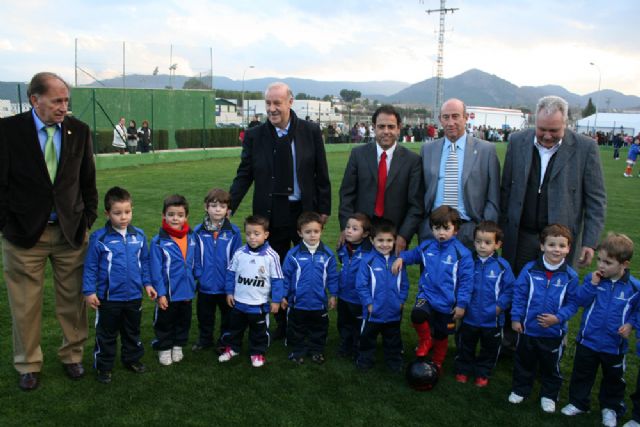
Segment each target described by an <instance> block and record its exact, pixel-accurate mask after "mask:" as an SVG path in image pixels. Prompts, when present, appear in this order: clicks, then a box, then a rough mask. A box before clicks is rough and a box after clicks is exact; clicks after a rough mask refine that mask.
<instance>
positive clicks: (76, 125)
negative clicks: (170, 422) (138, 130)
mask: <svg viewBox="0 0 640 427" xmlns="http://www.w3.org/2000/svg"><path fill="white" fill-rule="evenodd" d="M27 94H28V96H29V101H30V102H31V105H32V107H33V109H32V110H31V111H28V112H26V113H23V114H18V115H15V116H13V117H8V118H5V119H2V120H0V231H2V256H3V260H4V265H3V267H4V279H5V283H6V285H7V291H8V295H9V306H10V308H11V317H12V322H13V363H14V367H15V369H16V370H17V371H18V372H19V374H20V382H19V386H20V388H21V389H23V390H25V391H29V390H33V389H35V388H37V387H38V384H39V373H40V370H41V368H42V363H43V360H42V350H41V348H40V325H41V317H42V299H43V293H44V291H43V288H44V271H45V265H46V261H47V259H49V260H50V261H51V266H52V268H53V283H54V292H55V296H56V297H55V306H56V316H57V318H58V321H59V322H60V326H61V328H62V333H63V340H62V345H61V347H60V348H59V349H58V357H59V358H60V360H61V361H62V363H63V365H64V369H65V371H66V373H67V375H68V376H69V377H70V378H72V379H78V378H80V377H81V376H82V375H83V374H84V369H83V367H82V363H81V362H82V352H83V347H84V346H83V344H84V342H85V340H86V339H87V335H88V325H87V311H86V305H85V302H84V297H83V295H82V269H83V265H84V255H85V251H86V245H87V231H88V229H89V228H90V227H91V225H92V224H93V222H94V221H95V219H96V210H97V207H98V191H97V189H96V171H95V163H94V159H93V147H92V144H91V132H90V130H89V127H88V126H87V125H86V124H84V123H82V122H81V121H79V120H76V119H74V118H72V117H68V116H67V108H68V105H69V87H68V86H67V84H66V83H65V82H64V80H62V78H60V77H59V76H57V75H56V74H53V73H47V72H44V73H38V74H36V75H35V76H34V77H33V78H32V80H31V83H30V84H29V88H28V91H27Z"/></svg>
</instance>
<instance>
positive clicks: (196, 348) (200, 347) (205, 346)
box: [191, 342, 211, 351]
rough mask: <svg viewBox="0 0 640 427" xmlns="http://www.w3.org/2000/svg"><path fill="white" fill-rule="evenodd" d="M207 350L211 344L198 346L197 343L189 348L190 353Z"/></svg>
mask: <svg viewBox="0 0 640 427" xmlns="http://www.w3.org/2000/svg"><path fill="white" fill-rule="evenodd" d="M209 348H211V344H200V343H198V342H197V343H195V344H194V345H193V346H192V347H191V351H202V350H208V349H209Z"/></svg>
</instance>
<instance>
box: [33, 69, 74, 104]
mask: <svg viewBox="0 0 640 427" xmlns="http://www.w3.org/2000/svg"><path fill="white" fill-rule="evenodd" d="M51 79H57V80H60V81H61V82H62V83H64V85H65V86H66V87H67V89H69V84H68V83H67V82H65V81H64V79H63V78H62V77H60V76H59V75H57V74H56V73H51V72H49V71H43V72H41V73H38V74H36V75H34V76H33V77H32V78H31V82H29V86H27V97H28V98H31V95H35V96H40V95H44V94H45V93H47V91H48V90H49V80H51Z"/></svg>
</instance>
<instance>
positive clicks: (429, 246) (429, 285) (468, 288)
mask: <svg viewBox="0 0 640 427" xmlns="http://www.w3.org/2000/svg"><path fill="white" fill-rule="evenodd" d="M400 258H402V260H403V261H404V263H405V264H408V265H410V264H418V263H422V265H423V266H424V272H423V273H422V275H421V276H420V281H419V282H418V294H417V295H416V299H426V300H427V301H428V302H429V304H430V305H431V307H433V309H435V310H436V311H438V312H440V313H444V314H448V313H451V312H452V311H453V309H454V308H455V307H460V308H464V309H466V308H467V306H468V305H469V300H470V299H471V292H472V290H473V257H472V255H471V252H469V250H468V249H467V248H465V247H464V245H463V244H462V243H460V241H459V240H458V239H456V238H455V237H452V238H451V239H449V240H447V241H445V242H442V243H440V242H438V241H437V240H425V241H423V242H421V243H420V245H419V246H417V247H415V248H413V249H412V250H410V251H405V252H402V253H401V254H400Z"/></svg>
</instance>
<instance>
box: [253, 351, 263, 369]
mask: <svg viewBox="0 0 640 427" xmlns="http://www.w3.org/2000/svg"><path fill="white" fill-rule="evenodd" d="M264 362H266V359H265V358H264V356H263V355H262V354H254V355H253V356H251V365H252V366H253V367H254V368H260V367H261V366H262V365H264Z"/></svg>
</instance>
